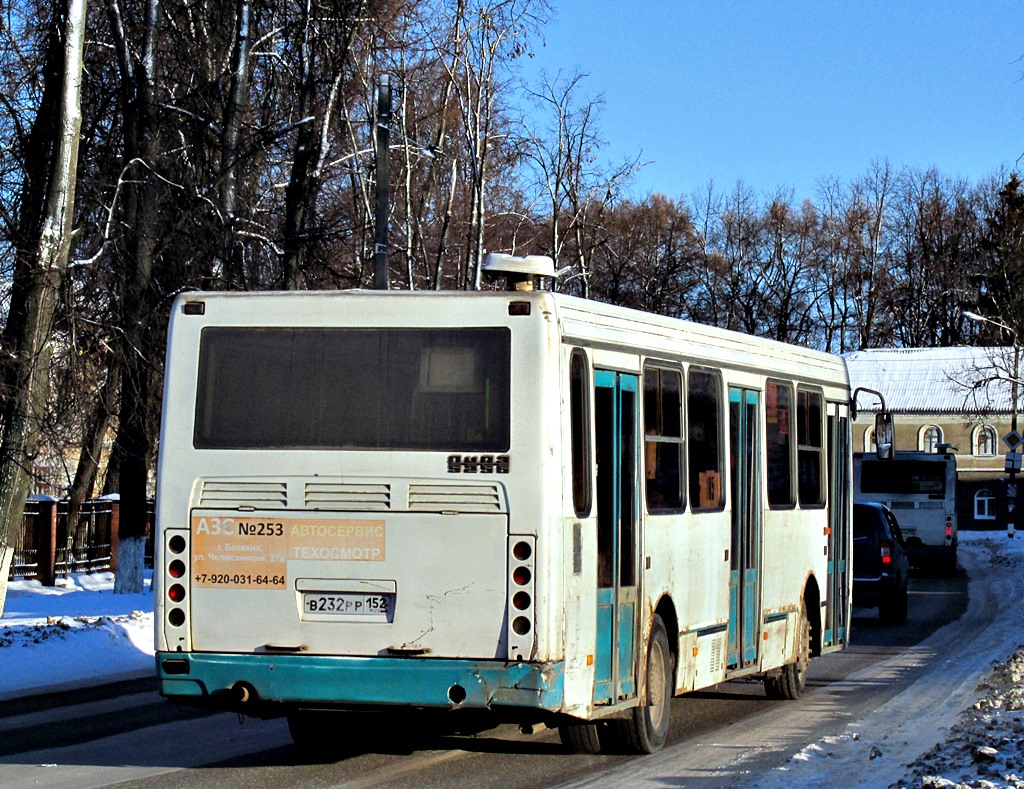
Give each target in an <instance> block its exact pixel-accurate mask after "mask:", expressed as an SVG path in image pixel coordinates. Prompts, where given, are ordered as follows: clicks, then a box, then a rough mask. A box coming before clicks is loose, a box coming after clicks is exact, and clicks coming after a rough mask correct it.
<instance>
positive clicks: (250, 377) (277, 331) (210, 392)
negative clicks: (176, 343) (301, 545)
mask: <svg viewBox="0 0 1024 789" xmlns="http://www.w3.org/2000/svg"><path fill="white" fill-rule="evenodd" d="M510 344H511V342H510V333H509V331H508V330H507V329H500V328H469V329H438V330H430V329H353V328H347V329H337V328H262V327H261V328H240V327H209V328H206V329H204V330H203V332H202V340H201V345H200V353H199V379H198V391H197V396H196V408H195V430H194V434H193V445H194V446H195V447H196V448H197V449H388V450H394V449H405V450H436V451H459V450H461V451H495V452H503V451H507V450H508V448H509V410H510V383H509V381H510Z"/></svg>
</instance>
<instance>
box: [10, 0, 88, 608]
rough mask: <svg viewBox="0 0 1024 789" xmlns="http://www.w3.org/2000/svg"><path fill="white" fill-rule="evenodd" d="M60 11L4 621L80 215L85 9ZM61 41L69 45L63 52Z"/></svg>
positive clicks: (13, 449)
mask: <svg viewBox="0 0 1024 789" xmlns="http://www.w3.org/2000/svg"><path fill="white" fill-rule="evenodd" d="M55 11H56V13H57V18H55V19H54V20H53V22H54V24H53V31H52V33H51V36H52V38H51V39H50V47H49V49H48V56H47V59H46V62H45V63H46V65H45V67H44V70H43V73H44V75H45V79H46V80H47V85H46V86H45V87H44V99H43V101H42V103H41V105H40V109H39V112H38V113H37V114H36V118H35V124H34V129H33V132H38V133H39V135H40V137H41V138H43V139H40V140H39V141H38V144H37V145H35V146H32V147H34V149H35V150H34V152H35V154H36V155H40V154H44V153H45V152H47V151H49V152H52V158H49V159H48V160H47V159H46V158H44V159H42V160H38V159H37V160H33V161H28V160H26V173H29V172H33V173H34V172H45V173H47V177H46V179H45V182H44V183H35V184H33V183H31V182H29V183H26V189H27V190H28V191H33V190H34V191H35V192H36V194H35V195H34V196H33V195H29V194H26V195H25V197H26V200H25V202H24V203H23V205H24V206H25V207H26V209H27V210H31V208H30V207H31V206H38V208H39V210H40V213H39V215H38V216H37V217H33V216H25V217H24V222H23V226H24V227H26V228H29V227H35V228H36V232H34V233H32V234H31V236H28V235H27V236H26V237H25V238H24V239H23V240H24V242H25V243H24V245H23V246H22V247H21V248H20V250H19V254H18V257H17V263H16V268H15V271H14V281H13V292H12V299H11V311H10V315H9V317H8V321H7V326H6V328H5V332H4V345H5V349H6V350H7V351H8V353H9V354H10V356H9V358H8V359H6V360H5V364H4V365H3V382H4V395H5V400H4V407H3V433H2V436H0V614H2V613H3V608H4V603H5V602H6V596H7V577H8V571H9V568H10V562H11V556H12V554H13V539H14V537H15V536H16V535H19V534H20V532H21V525H22V522H23V516H22V511H23V509H24V506H25V498H26V496H27V495H28V475H27V472H26V465H27V464H26V460H27V458H28V457H29V456H31V454H32V450H33V447H34V443H35V441H36V439H37V435H38V432H37V431H38V426H39V423H40V421H41V419H42V417H43V412H44V409H45V406H46V394H47V390H48V384H49V362H50V355H51V338H52V333H51V329H52V326H53V320H54V316H55V314H56V308H57V302H58V293H59V289H60V286H61V282H62V280H63V278H64V275H65V272H66V271H67V264H68V254H69V249H70V244H71V230H72V219H73V213H74V201H75V183H76V176H77V168H78V142H79V133H80V130H81V123H82V114H81V80H82V52H83V49H84V44H85V19H86V3H85V0H68V3H67V5H66V6H57V7H55ZM58 41H62V44H63V45H62V46H58V45H57V44H56V43H55V42H58ZM47 94H48V95H49V99H47ZM37 167H38V168H39V169H38V170H35V169H34V168H37ZM39 197H42V200H40V199H39Z"/></svg>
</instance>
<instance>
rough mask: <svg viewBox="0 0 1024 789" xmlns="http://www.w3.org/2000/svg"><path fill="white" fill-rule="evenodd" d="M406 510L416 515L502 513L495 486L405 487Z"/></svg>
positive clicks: (500, 496) (498, 494)
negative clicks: (406, 496)
mask: <svg viewBox="0 0 1024 789" xmlns="http://www.w3.org/2000/svg"><path fill="white" fill-rule="evenodd" d="M409 509H410V510H414V511H416V512H504V511H505V501H504V498H503V496H502V495H501V488H500V487H499V486H498V485H472V484H470V485H415V484H413V485H409Z"/></svg>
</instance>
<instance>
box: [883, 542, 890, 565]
mask: <svg viewBox="0 0 1024 789" xmlns="http://www.w3.org/2000/svg"><path fill="white" fill-rule="evenodd" d="M882 564H892V546H891V545H890V544H889V541H888V540H882Z"/></svg>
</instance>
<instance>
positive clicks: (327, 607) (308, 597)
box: [302, 592, 394, 618]
mask: <svg viewBox="0 0 1024 789" xmlns="http://www.w3.org/2000/svg"><path fill="white" fill-rule="evenodd" d="M393 606H394V595H386V594H359V593H353V592H306V593H305V594H304V595H303V596H302V610H303V612H304V613H306V614H319V615H324V616H370V617H377V618H380V617H389V615H390V613H391V610H392V607H393Z"/></svg>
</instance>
